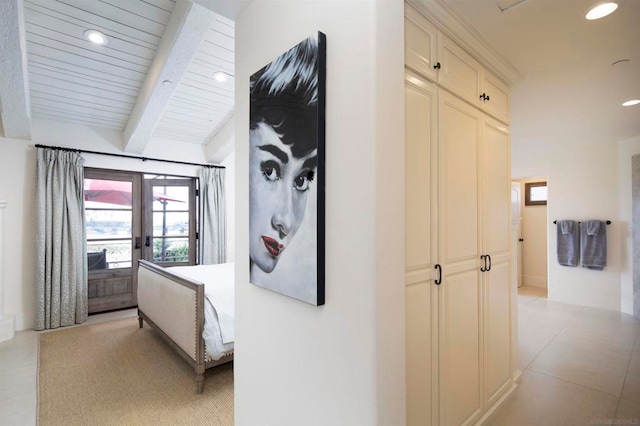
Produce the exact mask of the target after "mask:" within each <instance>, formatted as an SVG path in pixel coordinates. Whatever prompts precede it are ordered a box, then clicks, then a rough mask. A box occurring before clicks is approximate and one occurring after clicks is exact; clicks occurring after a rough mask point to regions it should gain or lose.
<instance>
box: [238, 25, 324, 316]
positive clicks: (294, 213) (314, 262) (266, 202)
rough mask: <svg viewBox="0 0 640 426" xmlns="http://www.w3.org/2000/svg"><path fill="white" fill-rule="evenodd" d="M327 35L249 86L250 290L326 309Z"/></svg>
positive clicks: (296, 50)
mask: <svg viewBox="0 0 640 426" xmlns="http://www.w3.org/2000/svg"><path fill="white" fill-rule="evenodd" d="M325 63H326V41H325V35H324V34H322V33H321V32H318V33H317V34H316V35H313V36H311V37H309V38H307V39H305V40H304V41H302V42H301V43H299V44H297V45H296V46H294V47H293V48H291V49H289V50H288V51H287V52H285V53H283V54H282V55H280V56H279V57H277V58H276V59H274V60H273V61H272V62H270V63H269V64H267V65H266V66H265V67H264V68H262V69H260V70H259V71H257V72H256V73H255V74H253V75H252V76H251V79H250V93H251V100H250V131H249V134H250V137H249V239H250V241H249V257H250V265H251V266H250V268H251V270H250V281H251V283H253V284H255V285H258V286H260V287H264V288H266V289H269V290H273V291H275V292H278V293H281V294H284V295H286V296H290V297H293V298H295V299H299V300H302V301H304V302H307V303H311V304H313V305H323V304H324V299H325V297H324V296H325V291H324V201H325V198H324V182H325V176H324V170H325V165H324V161H325V141H324V139H325V111H324V109H325V73H326V71H325V69H326V66H325Z"/></svg>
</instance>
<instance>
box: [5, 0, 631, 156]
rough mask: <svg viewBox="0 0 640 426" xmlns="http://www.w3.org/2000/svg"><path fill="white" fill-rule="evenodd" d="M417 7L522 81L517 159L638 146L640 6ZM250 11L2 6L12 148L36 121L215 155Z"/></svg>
mask: <svg viewBox="0 0 640 426" xmlns="http://www.w3.org/2000/svg"><path fill="white" fill-rule="evenodd" d="M413 1H416V2H420V3H422V4H424V5H425V6H426V7H429V4H430V3H431V2H435V1H438V2H440V3H443V4H445V5H446V6H447V7H449V8H450V9H451V10H452V11H453V12H454V13H455V14H456V15H458V16H459V17H460V19H461V20H462V21H463V22H464V23H465V24H467V25H469V26H470V27H472V28H473V29H474V31H476V32H477V33H478V35H479V36H480V37H481V38H483V39H484V40H485V41H486V42H487V43H488V44H489V45H490V46H492V47H493V48H494V49H495V51H496V52H497V53H498V54H499V55H500V56H502V57H503V58H504V59H505V60H506V61H507V62H510V63H511V64H513V65H514V66H515V68H517V70H518V71H519V72H520V73H521V74H522V76H523V77H524V78H523V81H521V82H519V83H518V84H517V85H516V86H515V87H514V89H513V101H514V102H513V114H512V117H513V119H514V123H512V130H513V145H514V150H516V151H517V150H522V149H524V147H526V146H534V145H536V146H537V145H545V144H546V145H553V144H557V143H564V142H566V141H572V142H575V141H582V140H584V141H594V140H606V141H612V142H615V141H619V140H622V139H624V138H629V137H634V136H638V135H640V106H636V107H627V108H625V107H622V106H621V103H622V102H623V101H624V100H627V99H632V98H636V99H637V98H640V77H638V76H640V47H639V46H640V0H624V1H622V2H621V7H620V8H619V10H618V11H616V12H615V13H614V14H612V15H611V16H609V17H606V18H604V19H602V20H599V21H593V22H590V21H586V20H585V19H584V13H585V11H586V10H587V9H588V7H589V6H591V5H592V4H593V3H596V2H597V1H596V0H413ZM248 3H250V1H249V0H194V1H193V2H190V1H188V0H2V1H0V60H1V64H0V68H1V70H2V73H1V74H0V106H1V109H0V113H1V116H2V124H3V128H4V134H5V136H7V137H15V138H25V139H29V138H30V121H31V117H33V118H34V119H37V118H46V119H52V120H58V121H69V122H74V123H79V124H84V125H89V126H97V127H104V128H109V129H116V130H118V131H122V134H123V150H125V151H129V152H134V153H142V152H143V151H144V149H145V148H146V147H147V145H148V144H149V143H150V142H151V141H152V140H155V139H158V138H160V139H165V140H167V139H168V140H170V141H176V142H187V143H194V144H201V145H206V144H213V143H214V141H215V139H216V135H217V134H218V132H219V131H220V129H221V127H222V126H224V124H225V123H226V122H228V121H229V120H230V119H231V117H232V116H233V111H234V101H233V91H234V80H233V78H231V79H230V80H229V81H227V82H224V83H221V82H218V81H216V80H215V79H214V78H213V74H214V73H215V72H216V71H224V72H226V73H227V74H229V75H231V76H233V74H234V65H233V63H234V22H233V19H234V18H235V17H236V16H237V15H238V14H239V12H240V11H241V10H242V8H243V7H244V6H246V4H248ZM89 29H97V30H100V31H102V32H104V33H105V34H106V35H107V37H108V38H109V42H108V44H107V45H105V46H97V45H93V44H91V43H89V42H88V41H87V40H86V39H85V38H84V32H85V31H86V30H89ZM620 60H623V61H622V62H618V61H620ZM614 64H615V65H614ZM216 146H217V143H216Z"/></svg>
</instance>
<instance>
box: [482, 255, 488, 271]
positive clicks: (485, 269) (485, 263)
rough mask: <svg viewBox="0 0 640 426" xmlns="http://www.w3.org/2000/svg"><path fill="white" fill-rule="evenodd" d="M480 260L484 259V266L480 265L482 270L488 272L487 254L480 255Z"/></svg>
mask: <svg viewBox="0 0 640 426" xmlns="http://www.w3.org/2000/svg"><path fill="white" fill-rule="evenodd" d="M480 260H484V266H481V267H480V272H487V271H488V269H487V256H485V255H484V254H483V255H481V256H480Z"/></svg>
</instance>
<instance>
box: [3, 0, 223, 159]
mask: <svg viewBox="0 0 640 426" xmlns="http://www.w3.org/2000/svg"><path fill="white" fill-rule="evenodd" d="M3 1H4V0H3ZM215 17H216V14H215V13H214V12H212V11H210V10H209V9H207V8H205V7H203V6H200V5H197V4H194V3H191V2H190V1H188V0H178V1H177V2H176V5H175V7H174V9H173V13H172V14H171V19H170V20H169V23H168V24H167V27H166V28H165V30H164V33H163V34H162V40H161V41H160V45H159V46H158V51H157V53H156V56H155V58H154V60H153V63H152V64H151V67H150V68H149V72H148V73H147V78H146V80H145V82H144V85H143V86H142V89H141V90H140V93H139V94H138V98H137V99H136V104H135V105H134V107H133V111H132V112H131V116H130V117H129V121H128V123H127V126H126V127H125V129H124V150H125V151H127V152H134V153H137V154H142V152H143V151H144V149H145V148H146V146H147V144H148V143H149V141H150V140H151V135H152V134H153V130H154V129H155V127H156V126H157V124H158V122H159V121H160V118H161V117H162V114H163V113H164V111H165V109H166V108H167V106H168V105H169V102H170V101H171V98H172V97H173V94H174V92H175V91H176V89H177V87H178V83H179V82H180V80H181V79H182V77H183V76H184V74H185V72H186V71H187V68H188V67H189V65H190V64H191V61H192V60H193V58H194V57H195V55H196V53H197V52H198V49H199V47H200V44H201V43H202V41H203V40H204V38H205V36H206V35H207V31H208V30H209V28H210V27H211V24H212V22H213V21H214V19H215Z"/></svg>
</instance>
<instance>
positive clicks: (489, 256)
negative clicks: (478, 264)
mask: <svg viewBox="0 0 640 426" xmlns="http://www.w3.org/2000/svg"><path fill="white" fill-rule="evenodd" d="M487 257H488V258H489V268H488V269H487V271H490V270H491V255H489V254H488V255H487ZM485 259H486V258H485Z"/></svg>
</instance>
